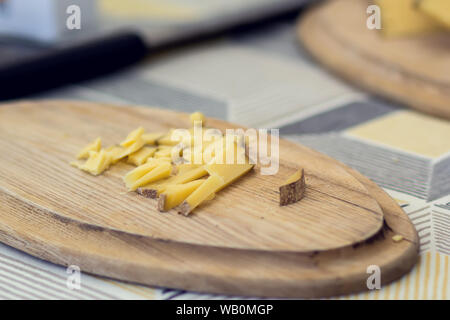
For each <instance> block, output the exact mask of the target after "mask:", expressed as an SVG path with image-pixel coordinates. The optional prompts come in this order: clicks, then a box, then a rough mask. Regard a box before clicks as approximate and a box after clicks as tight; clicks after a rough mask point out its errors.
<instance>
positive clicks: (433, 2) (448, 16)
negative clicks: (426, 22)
mask: <svg viewBox="0 0 450 320" xmlns="http://www.w3.org/2000/svg"><path fill="white" fill-rule="evenodd" d="M418 5H419V9H420V10H421V11H422V12H424V13H425V14H427V15H428V16H430V17H431V18H433V19H434V20H436V21H437V22H438V23H441V24H442V25H443V26H445V27H447V28H450V0H420V1H419V3H418Z"/></svg>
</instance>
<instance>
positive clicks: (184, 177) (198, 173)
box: [138, 166, 208, 198]
mask: <svg viewBox="0 0 450 320" xmlns="http://www.w3.org/2000/svg"><path fill="white" fill-rule="evenodd" d="M207 174H208V172H207V171H206V170H205V168H204V167H196V166H194V167H191V169H190V170H188V169H184V170H183V172H179V173H178V175H176V176H172V177H170V178H167V179H165V180H163V181H160V182H159V183H153V184H149V185H145V186H143V187H142V188H140V190H138V193H140V194H142V195H144V196H146V197H148V198H156V197H157V196H158V195H159V194H160V193H162V192H164V191H165V190H166V188H167V187H168V186H169V185H177V184H183V183H187V182H191V181H193V180H196V179H200V178H202V177H204V176H206V175H207Z"/></svg>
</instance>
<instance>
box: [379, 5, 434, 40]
mask: <svg viewBox="0 0 450 320" xmlns="http://www.w3.org/2000/svg"><path fill="white" fill-rule="evenodd" d="M375 3H376V4H377V5H378V6H379V7H380V9H381V21H382V33H383V34H384V35H385V36H388V37H395V36H405V35H416V34H422V33H428V32H431V31H436V30H439V29H440V25H439V23H437V22H436V21H434V20H433V19H432V18H430V17H429V16H427V15H426V14H424V13H423V12H422V11H421V10H419V9H418V6H417V1H416V0H394V1H393V0H376V1H375Z"/></svg>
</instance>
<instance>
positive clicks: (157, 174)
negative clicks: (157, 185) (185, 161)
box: [127, 163, 172, 191]
mask: <svg viewBox="0 0 450 320" xmlns="http://www.w3.org/2000/svg"><path fill="white" fill-rule="evenodd" d="M171 172H172V165H171V164H170V163H161V164H160V165H159V166H157V167H155V168H154V169H152V170H150V171H149V172H148V173H146V174H144V175H143V176H142V177H140V178H139V179H137V180H136V181H134V182H133V183H131V184H129V185H128V186H127V187H128V189H129V190H130V191H135V190H136V189H137V188H139V187H141V186H143V185H146V184H149V183H151V182H154V181H158V180H161V179H164V178H167V177H168V176H170V173H171Z"/></svg>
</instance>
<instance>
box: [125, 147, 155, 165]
mask: <svg viewBox="0 0 450 320" xmlns="http://www.w3.org/2000/svg"><path fill="white" fill-rule="evenodd" d="M155 152H156V148H152V147H142V148H141V149H140V150H139V151H136V152H135V153H132V154H130V155H129V156H128V160H127V162H128V163H131V164H134V165H136V166H140V165H142V164H144V163H145V162H146V161H147V159H148V158H150V157H151V156H153V155H154V154H155Z"/></svg>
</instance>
